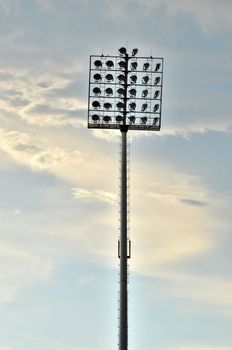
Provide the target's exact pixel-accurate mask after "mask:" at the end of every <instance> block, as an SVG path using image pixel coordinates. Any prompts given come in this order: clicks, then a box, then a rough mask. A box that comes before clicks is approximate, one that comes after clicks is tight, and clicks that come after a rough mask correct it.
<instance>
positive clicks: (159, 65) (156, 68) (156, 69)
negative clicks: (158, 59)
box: [155, 63, 161, 72]
mask: <svg viewBox="0 0 232 350" xmlns="http://www.w3.org/2000/svg"><path fill="white" fill-rule="evenodd" d="M160 67H161V63H157V64H156V67H155V72H158V70H160Z"/></svg>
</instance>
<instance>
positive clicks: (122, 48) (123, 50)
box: [118, 47, 126, 55]
mask: <svg viewBox="0 0 232 350" xmlns="http://www.w3.org/2000/svg"><path fill="white" fill-rule="evenodd" d="M118 51H119V53H120V54H121V55H126V48H125V47H121V48H120V49H119V50H118Z"/></svg>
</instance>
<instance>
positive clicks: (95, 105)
mask: <svg viewBox="0 0 232 350" xmlns="http://www.w3.org/2000/svg"><path fill="white" fill-rule="evenodd" d="M92 106H93V108H100V102H98V101H93V102H92Z"/></svg>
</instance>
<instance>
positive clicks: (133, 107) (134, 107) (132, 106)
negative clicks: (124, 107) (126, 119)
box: [129, 102, 136, 111]
mask: <svg viewBox="0 0 232 350" xmlns="http://www.w3.org/2000/svg"><path fill="white" fill-rule="evenodd" d="M129 108H130V109H131V110H133V111H135V109H136V103H135V102H132V103H129Z"/></svg>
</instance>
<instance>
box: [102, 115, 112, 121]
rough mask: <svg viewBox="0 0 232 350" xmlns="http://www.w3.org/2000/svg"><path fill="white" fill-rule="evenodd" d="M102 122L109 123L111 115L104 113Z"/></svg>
mask: <svg viewBox="0 0 232 350" xmlns="http://www.w3.org/2000/svg"><path fill="white" fill-rule="evenodd" d="M103 120H104V122H106V123H109V122H110V121H111V117H110V116H109V115H105V116H104V117H103Z"/></svg>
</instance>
